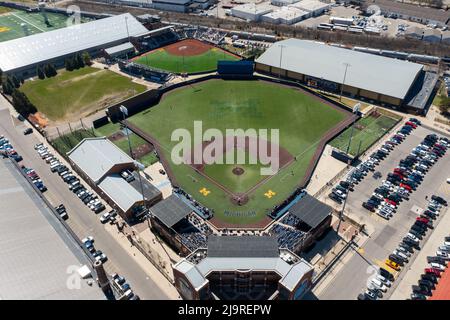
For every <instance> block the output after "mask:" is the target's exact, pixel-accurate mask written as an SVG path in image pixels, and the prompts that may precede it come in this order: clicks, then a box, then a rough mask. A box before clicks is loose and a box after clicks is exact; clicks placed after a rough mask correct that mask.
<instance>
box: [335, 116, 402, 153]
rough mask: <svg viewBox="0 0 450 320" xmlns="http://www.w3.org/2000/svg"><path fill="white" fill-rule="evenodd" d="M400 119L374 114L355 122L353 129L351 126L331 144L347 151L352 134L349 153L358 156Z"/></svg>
mask: <svg viewBox="0 0 450 320" xmlns="http://www.w3.org/2000/svg"><path fill="white" fill-rule="evenodd" d="M398 121H399V119H394V118H391V117H388V116H385V115H381V116H380V117H378V118H377V117H372V116H368V117H365V118H361V119H359V120H358V121H357V122H356V123H355V125H354V128H353V129H352V128H351V127H350V128H348V129H347V130H345V131H344V132H342V133H341V134H340V135H339V136H337V137H336V138H334V139H333V140H332V141H331V142H330V145H331V146H332V147H335V148H337V149H339V150H342V151H344V152H347V148H348V145H349V141H350V136H352V140H351V142H350V148H349V152H348V153H349V154H351V155H353V156H358V155H360V154H362V153H364V152H365V151H366V150H367V149H368V148H369V147H370V146H371V145H373V144H374V143H375V142H376V141H378V140H379V139H381V137H383V136H384V135H385V134H386V133H388V132H389V130H390V129H391V128H392V127H394V126H395V124H396V123H397V122H398ZM352 130H353V134H352ZM358 149H359V150H358ZM358 151H359V153H358Z"/></svg>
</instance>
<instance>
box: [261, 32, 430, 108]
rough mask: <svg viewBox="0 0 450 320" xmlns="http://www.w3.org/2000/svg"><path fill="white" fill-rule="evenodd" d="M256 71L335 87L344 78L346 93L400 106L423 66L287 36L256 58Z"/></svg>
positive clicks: (338, 85)
mask: <svg viewBox="0 0 450 320" xmlns="http://www.w3.org/2000/svg"><path fill="white" fill-rule="evenodd" d="M280 66H281V70H280ZM256 70H257V71H259V72H263V73H269V74H273V75H275V76H278V75H281V76H283V77H287V78H292V79H295V80H299V81H302V82H305V83H308V81H309V80H310V79H315V80H319V81H320V80H322V81H323V80H325V81H326V82H331V83H333V84H334V85H335V86H336V87H340V86H341V84H342V83H343V82H344V77H345V82H344V92H345V93H346V94H349V95H352V96H360V97H363V98H366V99H369V100H376V101H380V102H382V103H387V104H390V105H401V104H402V102H403V99H405V97H406V95H407V93H408V91H409V90H410V88H411V86H412V84H413V83H414V81H415V80H416V78H417V77H418V75H419V74H420V73H421V72H422V70H423V66H422V65H420V64H417V63H412V62H407V61H402V60H396V59H391V58H386V57H382V56H377V55H372V54H367V53H362V52H356V51H353V50H348V49H343V48H338V47H334V46H329V45H326V44H323V43H317V42H314V41H308V40H298V39H288V40H284V41H280V42H277V43H275V44H274V45H272V46H271V47H270V48H269V49H268V50H267V51H266V52H265V53H264V54H262V55H261V56H260V57H259V58H258V59H257V60H256Z"/></svg>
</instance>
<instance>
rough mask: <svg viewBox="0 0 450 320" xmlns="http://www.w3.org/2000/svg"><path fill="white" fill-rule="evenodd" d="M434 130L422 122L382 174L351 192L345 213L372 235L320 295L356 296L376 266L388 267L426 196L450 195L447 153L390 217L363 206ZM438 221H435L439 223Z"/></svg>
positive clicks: (368, 178)
mask: <svg viewBox="0 0 450 320" xmlns="http://www.w3.org/2000/svg"><path fill="white" fill-rule="evenodd" d="M430 133H433V132H432V131H431V130H429V129H427V128H425V127H422V126H419V127H418V128H417V129H415V130H413V131H412V133H411V134H410V135H409V136H407V138H406V139H405V140H404V141H403V142H402V143H401V144H399V145H397V146H396V147H395V148H394V149H393V151H391V152H390V154H389V155H388V156H387V157H386V158H385V159H384V160H382V161H381V163H380V164H379V165H378V166H376V169H375V171H379V172H380V173H381V178H378V179H375V178H374V177H373V173H369V174H368V175H367V176H366V177H365V178H364V179H363V180H362V181H361V182H360V183H359V184H358V185H356V186H355V189H354V191H353V192H351V193H350V194H349V196H348V200H347V204H346V209H345V214H346V215H348V216H349V217H351V218H352V219H353V220H355V221H357V222H358V223H360V224H366V226H367V228H366V229H367V230H368V231H369V238H368V239H367V241H366V243H365V244H364V245H363V246H361V247H360V248H355V252H354V254H353V257H352V258H351V259H350V260H349V261H348V263H346V266H345V268H343V269H342V271H341V272H339V273H338V274H337V275H336V277H335V279H334V281H333V285H332V286H328V287H327V288H326V289H325V290H323V291H322V292H321V293H320V295H319V299H355V298H356V297H357V296H358V294H359V293H361V292H363V291H364V289H365V287H366V286H367V280H368V279H369V278H370V277H371V276H372V275H373V273H374V270H376V269H375V268H374V267H378V266H379V267H383V268H385V267H386V266H385V265H384V261H385V259H386V258H387V257H388V256H389V255H390V254H391V253H392V252H393V250H394V249H395V248H396V247H397V245H398V244H399V243H400V242H401V239H402V238H403V237H404V236H405V235H406V233H407V232H408V230H409V228H410V227H411V225H412V224H413V223H414V221H415V219H416V218H417V217H418V216H419V215H418V212H420V210H421V209H424V208H426V205H427V203H428V201H427V200H426V199H425V197H430V196H431V195H432V194H438V195H440V196H442V197H444V198H447V199H448V198H449V196H450V194H449V192H448V188H445V186H446V184H447V183H446V179H447V178H448V176H447V174H448V172H450V157H449V156H448V154H447V155H446V156H444V157H442V158H440V159H439V160H438V161H437V163H436V164H435V165H434V166H433V167H432V168H431V169H430V170H429V172H428V173H427V174H426V176H425V177H424V179H423V182H422V183H421V184H420V185H419V186H418V188H417V190H415V191H414V192H413V193H412V194H411V195H410V199H409V200H408V201H406V200H405V201H403V202H401V203H400V204H399V206H398V208H397V212H396V213H394V215H393V217H392V218H391V219H390V220H386V219H384V218H382V217H380V216H378V215H377V214H376V213H373V212H370V211H369V210H367V209H365V208H363V207H362V203H363V202H364V201H367V199H368V198H370V196H371V195H372V193H373V192H374V190H375V189H376V188H377V187H379V186H380V185H381V181H382V180H384V179H386V177H387V174H388V173H389V172H392V170H393V169H394V168H395V167H397V166H398V164H399V161H400V160H401V159H403V158H405V157H406V156H407V155H408V154H409V153H410V152H411V150H412V149H413V148H414V147H416V146H417V145H418V144H420V142H421V141H422V140H423V138H424V137H425V136H426V135H428V134H430ZM384 140H386V139H384ZM326 202H327V203H328V204H331V203H332V201H331V200H330V199H327V200H326ZM334 206H335V207H336V208H340V207H341V206H339V205H336V204H335V205H334ZM444 214H445V209H444V211H442V213H441V217H442V216H443V215H444ZM438 221H439V220H437V221H435V224H437V223H438ZM430 234H432V232H428V233H427V235H426V236H425V238H424V240H422V241H421V246H423V244H424V243H425V242H426V240H427V238H428V237H429V236H430ZM416 255H417V254H416ZM416 255H413V256H412V257H411V259H410V260H411V261H410V263H411V262H412V261H414V259H415V256H416ZM393 273H395V272H393ZM395 276H397V277H399V280H400V279H401V278H402V274H401V273H400V274H396V275H395ZM398 283H399V281H395V282H394V284H393V287H395V286H397V285H398ZM392 291H393V290H392V289H390V290H388V292H387V293H386V294H385V296H384V298H389V296H390V294H391V293H392Z"/></svg>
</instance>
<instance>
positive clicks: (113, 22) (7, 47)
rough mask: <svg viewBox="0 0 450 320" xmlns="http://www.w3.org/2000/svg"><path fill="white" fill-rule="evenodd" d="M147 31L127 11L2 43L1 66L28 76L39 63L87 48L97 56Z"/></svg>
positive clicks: (0, 67) (57, 60)
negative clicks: (102, 51)
mask: <svg viewBox="0 0 450 320" xmlns="http://www.w3.org/2000/svg"><path fill="white" fill-rule="evenodd" d="M147 32H148V30H147V29H146V28H145V27H144V26H143V25H142V24H140V23H139V21H137V20H136V19H135V18H134V17H133V16H132V15H131V14H129V13H125V14H121V15H118V16H113V17H110V18H104V19H100V20H95V21H91V22H87V23H83V24H77V25H73V26H70V27H67V28H62V29H58V30H53V31H49V32H43V33H39V34H35V35H31V36H28V37H23V38H19V39H15V40H10V41H5V42H1V43H0V69H1V70H2V71H3V72H6V73H22V74H23V75H24V76H26V75H28V74H32V72H33V71H35V70H32V69H35V68H36V66H37V65H39V64H43V63H48V62H51V63H54V64H56V65H58V64H62V63H63V62H64V61H63V60H64V59H65V58H66V57H68V56H71V55H73V54H75V53H78V52H84V51H87V52H89V53H91V55H97V54H98V53H99V51H100V49H104V48H108V47H111V46H115V45H119V44H121V43H124V42H127V41H128V40H129V38H130V37H139V36H141V35H143V34H146V33H147Z"/></svg>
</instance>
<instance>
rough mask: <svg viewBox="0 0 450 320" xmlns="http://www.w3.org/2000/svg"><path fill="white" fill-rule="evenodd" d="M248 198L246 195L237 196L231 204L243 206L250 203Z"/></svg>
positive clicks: (233, 197)
mask: <svg viewBox="0 0 450 320" xmlns="http://www.w3.org/2000/svg"><path fill="white" fill-rule="evenodd" d="M248 200H249V199H248V196H247V195H246V194H241V193H238V194H235V195H233V196H232V197H231V202H232V203H234V204H235V205H238V206H243V205H244V204H246V203H247V202H248Z"/></svg>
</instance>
